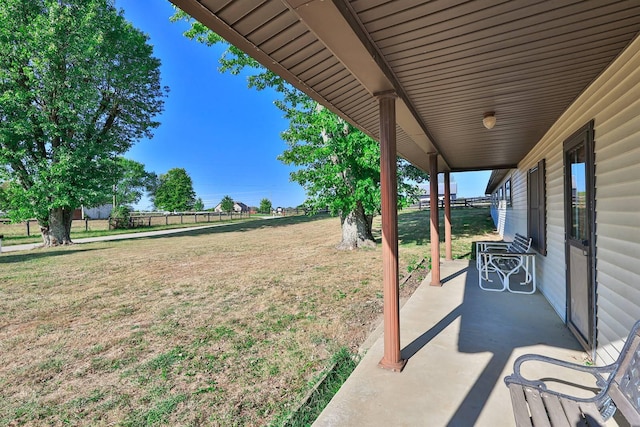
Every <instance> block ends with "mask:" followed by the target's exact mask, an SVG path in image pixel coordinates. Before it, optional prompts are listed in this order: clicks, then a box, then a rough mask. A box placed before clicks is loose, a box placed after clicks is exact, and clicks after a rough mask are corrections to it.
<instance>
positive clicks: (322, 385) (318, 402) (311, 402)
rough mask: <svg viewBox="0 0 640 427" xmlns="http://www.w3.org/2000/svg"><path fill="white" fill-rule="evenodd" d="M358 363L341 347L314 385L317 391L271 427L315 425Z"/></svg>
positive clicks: (354, 357)
mask: <svg viewBox="0 0 640 427" xmlns="http://www.w3.org/2000/svg"><path fill="white" fill-rule="evenodd" d="M358 362H359V359H358V358H357V357H356V356H354V355H353V354H351V352H349V349H348V348H347V347H341V348H340V349H339V350H338V351H336V352H335V353H334V354H333V356H332V357H331V364H330V366H329V368H327V369H326V370H325V371H324V372H322V373H321V375H320V376H319V378H318V379H316V380H315V381H314V382H313V383H312V386H314V387H315V389H314V390H313V391H312V392H311V393H310V394H309V395H308V399H307V400H306V401H304V402H303V403H302V405H301V406H300V407H299V408H297V409H296V410H295V411H294V412H290V413H282V414H280V415H279V416H278V417H276V419H275V421H274V422H273V423H272V424H271V425H272V426H282V427H285V426H308V425H311V424H313V422H314V421H315V420H316V418H318V416H319V415H320V413H321V412H322V410H323V409H324V408H325V407H326V406H327V405H328V404H329V402H330V401H331V399H332V398H333V396H335V394H336V393H337V392H338V390H340V387H342V384H344V382H345V381H346V380H347V378H349V375H351V373H352V372H353V370H354V369H355V368H356V366H358Z"/></svg>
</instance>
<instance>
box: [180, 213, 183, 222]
mask: <svg viewBox="0 0 640 427" xmlns="http://www.w3.org/2000/svg"><path fill="white" fill-rule="evenodd" d="M182 216H183V215H182V214H180V224H182Z"/></svg>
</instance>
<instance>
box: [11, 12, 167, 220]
mask: <svg viewBox="0 0 640 427" xmlns="http://www.w3.org/2000/svg"><path fill="white" fill-rule="evenodd" d="M152 50H153V48H152V46H151V45H150V44H148V43H147V36H145V35H144V34H143V33H142V32H140V31H139V30H137V29H135V28H134V27H133V26H132V25H131V24H130V23H128V22H127V21H126V20H125V19H124V17H123V15H122V14H121V13H118V12H117V10H116V9H115V7H114V6H113V2H112V1H110V0H66V1H64V2H60V1H58V0H3V1H2V2H0V180H4V181H8V182H9V186H8V189H7V193H6V194H7V196H8V197H7V200H8V210H9V213H10V215H11V217H12V218H13V219H14V220H23V219H27V218H33V217H36V218H37V219H38V221H39V222H40V224H41V225H42V226H45V227H46V226H48V225H49V215H50V213H51V212H53V211H54V210H56V209H64V210H66V211H70V210H72V209H73V208H75V207H77V206H80V205H81V204H84V205H89V206H90V205H92V204H97V203H99V202H101V201H103V200H104V199H105V197H108V195H110V194H112V187H113V176H114V175H115V174H116V171H117V160H116V159H117V156H118V155H120V154H122V153H124V152H126V151H127V150H128V149H129V148H130V147H131V146H132V144H133V143H134V142H135V141H136V140H138V139H140V138H142V137H151V136H152V134H151V130H152V129H153V128H155V127H157V126H158V122H155V121H153V120H152V118H153V117H154V116H155V115H156V114H158V113H160V112H161V111H162V109H163V101H162V97H163V96H164V94H165V91H166V89H163V88H162V87H161V86H160V61H159V60H158V59H156V58H154V57H153V56H152Z"/></svg>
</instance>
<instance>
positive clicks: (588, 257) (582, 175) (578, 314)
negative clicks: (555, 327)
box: [564, 123, 595, 352]
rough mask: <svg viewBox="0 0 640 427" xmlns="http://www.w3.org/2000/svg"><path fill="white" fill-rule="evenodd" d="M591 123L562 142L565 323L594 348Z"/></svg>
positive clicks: (585, 345) (587, 347)
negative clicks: (565, 288)
mask: <svg viewBox="0 0 640 427" xmlns="http://www.w3.org/2000/svg"><path fill="white" fill-rule="evenodd" d="M592 126H593V123H590V124H589V125H587V126H586V127H585V128H583V129H581V130H580V131H578V132H577V133H576V134H574V135H573V136H572V137H571V138H569V139H568V140H567V141H565V143H564V171H565V235H566V239H565V254H566V271H567V325H568V326H569V328H570V329H571V331H572V332H573V333H574V334H575V335H576V337H577V338H578V340H579V341H580V343H581V344H582V345H583V347H585V349H586V350H588V351H590V352H591V351H593V350H594V347H595V346H594V343H595V335H594V323H595V321H594V314H595V306H594V303H595V286H594V283H593V282H594V280H593V278H594V272H593V254H594V233H593V222H592V221H593V217H594V206H595V204H594V194H593V193H594V186H593V184H592V183H593V176H594V165H593V157H594V155H593V127H592Z"/></svg>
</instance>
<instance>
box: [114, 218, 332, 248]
mask: <svg viewBox="0 0 640 427" xmlns="http://www.w3.org/2000/svg"><path fill="white" fill-rule="evenodd" d="M327 218H330V216H329V215H327V214H318V215H313V216H306V215H297V216H288V217H276V218H270V219H254V220H249V221H241V222H233V223H222V224H219V225H218V224H215V223H214V224H212V223H206V224H194V225H193V226H194V227H201V226H202V227H206V228H200V229H198V230H184V231H177V230H180V229H171V231H170V234H158V235H156V236H144V237H137V238H139V239H165V238H169V237H183V236H203V235H210V234H220V233H234V232H245V231H251V230H258V229H264V228H276V227H287V226H290V225H295V224H304V223H307V222H312V221H318V220H322V219H327ZM134 238H135V237H134ZM123 240H128V239H122V240H121V241H123ZM115 241H118V240H115Z"/></svg>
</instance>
